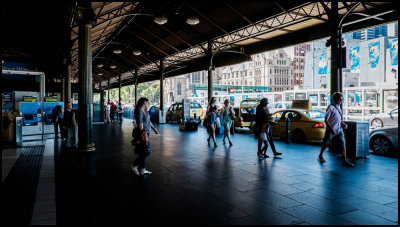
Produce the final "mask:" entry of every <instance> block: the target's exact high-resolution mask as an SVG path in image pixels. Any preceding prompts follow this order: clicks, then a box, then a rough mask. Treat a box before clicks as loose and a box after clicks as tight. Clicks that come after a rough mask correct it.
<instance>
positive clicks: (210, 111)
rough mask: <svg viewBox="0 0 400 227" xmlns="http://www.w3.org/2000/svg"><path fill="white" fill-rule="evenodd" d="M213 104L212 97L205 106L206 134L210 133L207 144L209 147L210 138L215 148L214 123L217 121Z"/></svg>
mask: <svg viewBox="0 0 400 227" xmlns="http://www.w3.org/2000/svg"><path fill="white" fill-rule="evenodd" d="M215 102H216V99H215V97H212V98H211V100H210V103H209V104H208V106H207V124H208V127H207V128H208V132H209V133H210V136H209V137H208V139H207V142H208V145H210V139H211V138H212V139H213V141H214V147H217V143H216V141H215V121H216V119H217V105H216V104H215Z"/></svg>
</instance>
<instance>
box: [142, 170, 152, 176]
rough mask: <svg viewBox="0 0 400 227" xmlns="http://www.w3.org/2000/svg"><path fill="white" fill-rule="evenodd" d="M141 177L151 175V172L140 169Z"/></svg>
mask: <svg viewBox="0 0 400 227" xmlns="http://www.w3.org/2000/svg"><path fill="white" fill-rule="evenodd" d="M140 173H141V174H142V175H145V174H148V175H151V174H152V172H150V171H148V170H147V169H142V171H141V172H140Z"/></svg>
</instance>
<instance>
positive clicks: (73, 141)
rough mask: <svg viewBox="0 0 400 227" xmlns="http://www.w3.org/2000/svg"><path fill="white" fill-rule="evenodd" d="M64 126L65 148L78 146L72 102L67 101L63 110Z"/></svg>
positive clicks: (76, 125) (76, 126)
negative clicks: (65, 134) (66, 133)
mask: <svg viewBox="0 0 400 227" xmlns="http://www.w3.org/2000/svg"><path fill="white" fill-rule="evenodd" d="M64 128H65V129H66V130H68V139H67V148H69V147H71V146H73V147H75V148H77V147H78V122H77V118H76V113H75V111H74V110H73V109H72V104H71V103H70V102H67V104H66V111H65V112H64Z"/></svg>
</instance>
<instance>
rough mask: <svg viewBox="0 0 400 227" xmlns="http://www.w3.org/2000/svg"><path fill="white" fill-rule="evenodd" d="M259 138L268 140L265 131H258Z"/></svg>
mask: <svg viewBox="0 0 400 227" xmlns="http://www.w3.org/2000/svg"><path fill="white" fill-rule="evenodd" d="M260 140H262V141H267V140H268V139H267V133H266V132H262V133H260Z"/></svg>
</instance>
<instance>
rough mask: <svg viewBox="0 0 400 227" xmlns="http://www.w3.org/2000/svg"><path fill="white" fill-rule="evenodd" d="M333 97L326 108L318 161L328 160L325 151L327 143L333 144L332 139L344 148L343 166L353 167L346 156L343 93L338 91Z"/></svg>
mask: <svg viewBox="0 0 400 227" xmlns="http://www.w3.org/2000/svg"><path fill="white" fill-rule="evenodd" d="M332 99H333V103H332V104H331V105H329V106H328V108H327V110H326V115H325V124H326V131H325V137H324V140H323V144H322V148H321V153H320V154H319V156H318V161H320V162H321V163H323V162H326V161H325V159H324V157H323V153H324V151H325V149H326V147H327V144H329V145H331V144H332V141H335V143H337V145H338V146H341V148H342V154H343V166H346V167H353V166H354V165H353V163H350V162H349V161H348V160H347V156H346V141H345V138H344V133H343V129H347V124H346V123H344V122H343V114H342V111H341V108H340V105H341V104H342V102H343V95H342V93H340V92H336V93H334V94H333V95H332Z"/></svg>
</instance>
